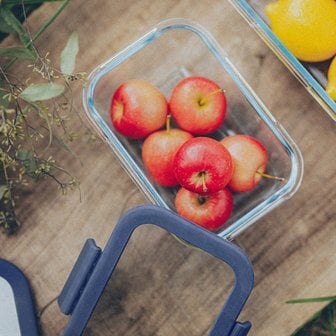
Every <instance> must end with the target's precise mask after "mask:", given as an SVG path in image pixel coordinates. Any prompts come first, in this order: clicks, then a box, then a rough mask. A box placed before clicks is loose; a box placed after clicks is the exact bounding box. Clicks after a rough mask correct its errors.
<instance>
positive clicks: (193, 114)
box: [169, 76, 226, 135]
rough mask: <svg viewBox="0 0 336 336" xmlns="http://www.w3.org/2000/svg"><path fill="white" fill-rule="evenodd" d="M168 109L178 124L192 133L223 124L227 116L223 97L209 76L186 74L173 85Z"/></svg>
mask: <svg viewBox="0 0 336 336" xmlns="http://www.w3.org/2000/svg"><path fill="white" fill-rule="evenodd" d="M169 108H170V112H171V114H172V116H173V118H174V119H175V121H176V123H177V124H178V126H179V127H181V128H182V129H184V130H186V131H188V132H190V133H192V134H198V135H205V134H209V133H211V132H213V131H215V130H216V129H218V128H219V126H220V125H221V124H222V122H223V120H224V118H225V115H226V97H225V94H224V92H223V90H222V89H221V88H220V87H219V86H218V85H217V84H216V83H215V82H213V81H211V80H210V79H207V78H204V77H197V76H195V77H187V78H185V79H183V80H182V81H180V82H179V83H178V84H177V85H176V87H175V88H174V90H173V92H172V94H171V97H170V100H169Z"/></svg>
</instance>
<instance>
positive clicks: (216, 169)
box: [110, 76, 268, 231]
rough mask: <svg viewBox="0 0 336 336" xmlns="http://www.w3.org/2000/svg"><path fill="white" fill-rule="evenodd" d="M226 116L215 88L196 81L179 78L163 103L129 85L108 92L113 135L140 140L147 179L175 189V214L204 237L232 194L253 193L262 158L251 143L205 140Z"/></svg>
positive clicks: (227, 209) (142, 86)
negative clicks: (110, 94) (202, 230)
mask: <svg viewBox="0 0 336 336" xmlns="http://www.w3.org/2000/svg"><path fill="white" fill-rule="evenodd" d="M226 110H227V99H226V96H225V93H224V91H223V90H222V89H221V87H220V86H219V85H218V84H217V83H215V82H214V81H212V80H210V79H208V78H205V77H200V76H192V77H187V78H185V79H183V80H181V81H180V82H179V83H178V84H177V85H176V86H175V87H174V89H173V91H172V93H171V96H170V99H169V101H167V99H166V97H165V96H164V95H163V94H162V93H161V91H160V90H159V89H158V88H157V87H155V86H154V85H153V84H152V83H150V82H148V81H145V80H139V79H133V80H128V81H126V82H125V83H123V84H122V85H121V86H119V88H118V89H117V90H116V91H115V93H114V95H113V98H112V103H111V110H110V114H111V120H112V123H113V125H114V127H115V129H116V130H117V131H118V132H119V133H121V134H122V135H124V136H126V137H129V138H132V139H141V140H143V143H142V160H143V162H144V165H145V167H146V169H147V171H148V172H149V174H150V175H151V177H152V178H153V180H154V181H156V183H158V184H159V185H161V186H164V187H179V189H178V191H177V193H176V197H175V207H176V211H177V212H178V213H179V214H180V215H181V216H183V217H185V218H187V219H189V220H191V221H193V222H194V223H196V224H198V225H200V226H203V227H204V228H206V229H208V230H211V231H215V230H217V229H218V228H220V227H222V226H223V225H224V224H225V222H226V221H227V220H228V219H229V217H230V216H231V213H232V209H233V196H232V192H246V191H250V190H252V189H253V188H255V187H256V185H257V184H258V183H259V181H260V179H261V178H262V176H264V175H265V173H264V172H265V169H266V166H267V160H268V154H267V151H266V148H265V146H264V145H263V144H262V143H261V142H260V141H259V140H257V139H256V138H253V137H251V136H248V135H245V134H237V135H232V136H227V137H224V138H223V139H220V140H217V139H215V138H213V137H211V134H212V133H213V132H214V131H215V130H217V129H218V128H219V127H220V126H221V125H222V123H223V121H224V119H225V115H226ZM171 119H173V120H174V122H175V124H176V125H177V126H176V127H174V128H173V127H171ZM164 126H165V127H164Z"/></svg>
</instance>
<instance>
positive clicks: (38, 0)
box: [0, 0, 63, 5]
mask: <svg viewBox="0 0 336 336" xmlns="http://www.w3.org/2000/svg"><path fill="white" fill-rule="evenodd" d="M60 1H63V0H2V1H0V3H1V4H3V5H22V4H24V5H31V4H42V3H43V2H60Z"/></svg>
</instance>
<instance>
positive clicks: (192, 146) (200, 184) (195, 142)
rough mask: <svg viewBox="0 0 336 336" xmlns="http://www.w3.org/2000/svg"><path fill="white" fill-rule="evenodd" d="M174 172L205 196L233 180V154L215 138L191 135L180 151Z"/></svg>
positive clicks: (190, 188)
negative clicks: (193, 136) (192, 136)
mask: <svg viewBox="0 0 336 336" xmlns="http://www.w3.org/2000/svg"><path fill="white" fill-rule="evenodd" d="M223 149H224V150H223ZM174 173H175V176H176V178H177V180H178V182H179V183H180V184H181V185H182V186H183V187H184V188H186V189H188V190H190V191H193V192H196V193H198V194H202V195H204V194H210V193H213V192H216V191H219V190H221V189H223V188H224V187H225V186H226V184H227V183H228V182H229V181H230V180H231V177H232V174H233V164H232V159H231V155H230V153H229V152H228V151H227V150H226V149H225V147H224V146H223V145H222V144H221V143H219V141H217V140H215V139H212V138H209V137H197V138H192V139H190V140H188V141H186V142H185V143H184V144H183V145H182V146H181V147H180V148H179V150H178V151H177V153H176V155H175V159H174Z"/></svg>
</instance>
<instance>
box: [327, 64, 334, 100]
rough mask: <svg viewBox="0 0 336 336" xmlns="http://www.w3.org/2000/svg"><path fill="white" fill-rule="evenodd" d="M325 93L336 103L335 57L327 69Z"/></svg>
mask: <svg viewBox="0 0 336 336" xmlns="http://www.w3.org/2000/svg"><path fill="white" fill-rule="evenodd" d="M326 91H327V93H328V94H329V95H330V97H331V98H332V99H334V100H335V101H336V57H334V59H333V60H332V61H331V63H330V66H329V69H328V84H327V87H326Z"/></svg>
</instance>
